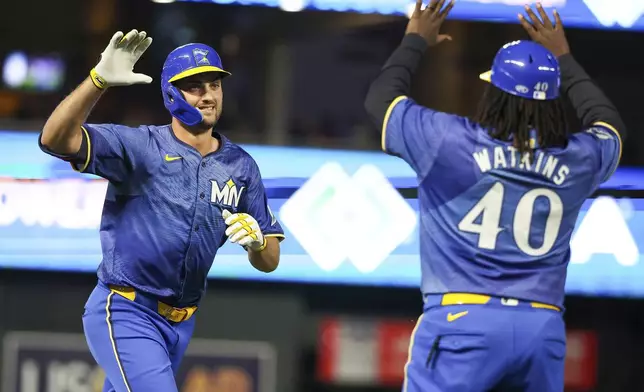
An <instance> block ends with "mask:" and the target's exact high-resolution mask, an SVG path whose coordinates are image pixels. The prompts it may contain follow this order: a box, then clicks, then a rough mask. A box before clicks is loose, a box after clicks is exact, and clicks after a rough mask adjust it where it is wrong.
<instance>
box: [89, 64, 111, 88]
mask: <svg viewBox="0 0 644 392" xmlns="http://www.w3.org/2000/svg"><path fill="white" fill-rule="evenodd" d="M89 77H90V79H92V83H94V86H96V88H97V89H99V90H104V89H106V88H107V82H106V81H105V79H103V78H102V77H101V76H100V75H99V74H97V73H96V69H94V68H92V70H91V71H90V72H89Z"/></svg>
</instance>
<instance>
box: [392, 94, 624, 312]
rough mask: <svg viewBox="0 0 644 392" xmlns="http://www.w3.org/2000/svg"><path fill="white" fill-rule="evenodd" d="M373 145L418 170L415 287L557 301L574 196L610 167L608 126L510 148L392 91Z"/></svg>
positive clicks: (576, 204) (615, 150)
mask: <svg viewBox="0 0 644 392" xmlns="http://www.w3.org/2000/svg"><path fill="white" fill-rule="evenodd" d="M382 148H383V150H384V151H385V152H387V153H388V154H391V155H394V156H398V157H400V158H402V159H403V160H405V161H406V162H407V163H408V164H409V165H410V166H411V167H412V168H413V169H414V171H415V172H416V174H417V177H418V183H419V185H418V198H419V206H420V207H419V208H420V238H421V241H420V243H421V244H420V247H421V249H420V251H421V252H420V257H421V270H422V282H421V289H422V292H423V293H424V294H435V293H445V292H465V293H480V294H489V295H496V296H503V297H511V298H518V299H525V300H531V301H539V302H542V303H547V304H552V305H557V306H562V304H563V298H564V285H565V281H566V268H567V265H568V261H569V259H570V239H571V236H572V233H573V230H574V227H575V223H576V221H577V216H578V214H579V211H580V208H581V206H582V204H583V203H584V201H585V200H586V199H587V198H588V197H589V196H591V194H592V193H593V192H594V191H595V190H596V189H597V188H598V186H599V184H600V183H602V182H604V181H606V180H607V179H608V178H609V177H610V176H611V174H612V173H613V172H614V170H615V169H616V167H617V165H618V162H619V158H620V155H621V140H620V137H619V134H618V133H617V132H616V131H615V129H613V128H612V126H610V125H609V124H604V123H597V124H595V125H594V126H593V127H591V128H589V129H586V130H583V131H582V132H579V133H575V134H573V135H572V136H571V137H570V138H569V141H568V143H567V145H566V146H565V147H562V148H544V149H541V148H536V149H535V150H534V158H533V159H532V160H530V159H529V155H528V154H526V155H525V156H520V154H519V153H518V151H517V150H516V149H515V148H514V147H513V146H512V143H511V142H505V141H501V140H496V139H494V138H492V137H490V136H489V134H488V132H487V130H486V129H483V128H481V127H480V126H478V125H477V124H475V123H473V122H471V121H470V120H469V119H467V118H464V117H460V116H456V115H451V114H446V113H442V112H437V111H434V110H431V109H429V108H426V107H424V106H421V105H418V104H416V103H415V102H414V101H413V100H412V99H409V98H407V97H398V98H397V99H396V100H394V101H393V102H392V104H391V105H390V106H389V109H388V111H387V114H386V116H385V119H384V124H383V130H382Z"/></svg>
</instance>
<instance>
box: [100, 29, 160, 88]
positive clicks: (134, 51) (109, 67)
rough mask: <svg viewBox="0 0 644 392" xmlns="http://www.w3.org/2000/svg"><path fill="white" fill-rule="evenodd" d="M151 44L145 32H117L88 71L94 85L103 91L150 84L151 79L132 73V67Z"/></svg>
mask: <svg viewBox="0 0 644 392" xmlns="http://www.w3.org/2000/svg"><path fill="white" fill-rule="evenodd" d="M151 44H152V38H151V37H148V36H147V33H146V32H145V31H141V32H139V31H137V30H132V31H130V32H129V33H127V34H125V35H124V34H123V32H121V31H119V32H117V33H116V34H114V35H113V36H112V39H111V40H110V43H109V44H108V45H107V46H106V47H105V50H104V51H103V53H101V59H100V61H99V62H98V64H96V67H94V68H93V69H92V70H91V71H90V78H91V79H92V82H94V85H95V86H96V87H97V88H99V89H101V90H103V89H105V88H107V87H110V86H128V85H131V84H139V83H150V82H152V78H151V77H150V76H148V75H145V74H141V73H134V65H135V64H136V63H137V61H139V59H140V58H141V55H143V53H144V52H145V51H146V50H147V49H148V48H149V47H150V45H151Z"/></svg>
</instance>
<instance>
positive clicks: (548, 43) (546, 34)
mask: <svg viewBox="0 0 644 392" xmlns="http://www.w3.org/2000/svg"><path fill="white" fill-rule="evenodd" d="M536 8H537V12H538V13H539V16H537V15H536V14H535V13H534V11H532V8H530V6H528V5H526V6H525V11H526V13H527V14H528V17H527V18H526V17H525V16H523V15H521V14H519V21H520V22H521V26H523V28H524V29H525V31H527V32H528V34H529V35H530V38H532V40H533V41H535V42H537V43H539V44H541V45H543V46H544V47H545V48H546V49H548V50H549V51H550V52H552V54H554V55H555V56H557V57H561V56H563V55H565V54H568V53H570V47H569V46H568V40H567V39H566V34H565V33H564V28H563V23H561V17H559V13H558V12H557V10H554V11H553V13H554V15H555V24H554V25H553V24H552V21H551V20H550V17H548V14H546V11H545V10H544V9H543V7H542V6H541V3H537V7H536ZM539 17H541V18H539Z"/></svg>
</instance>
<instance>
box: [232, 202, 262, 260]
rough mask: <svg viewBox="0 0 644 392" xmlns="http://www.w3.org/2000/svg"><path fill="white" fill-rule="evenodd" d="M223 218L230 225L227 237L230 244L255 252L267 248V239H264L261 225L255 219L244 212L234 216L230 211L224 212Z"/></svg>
mask: <svg viewBox="0 0 644 392" xmlns="http://www.w3.org/2000/svg"><path fill="white" fill-rule="evenodd" d="M221 216H223V218H224V219H225V221H226V225H228V228H227V229H226V235H227V236H228V239H230V242H232V243H235V244H239V245H241V246H243V247H244V248H246V249H250V250H253V251H255V252H259V251H262V250H264V248H266V238H264V234H262V230H261V229H260V228H259V223H257V221H256V220H255V218H253V217H252V216H250V215H248V214H246V213H243V212H241V213H237V214H233V213H231V212H230V211H228V210H224V211H223V212H222V214H221Z"/></svg>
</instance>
